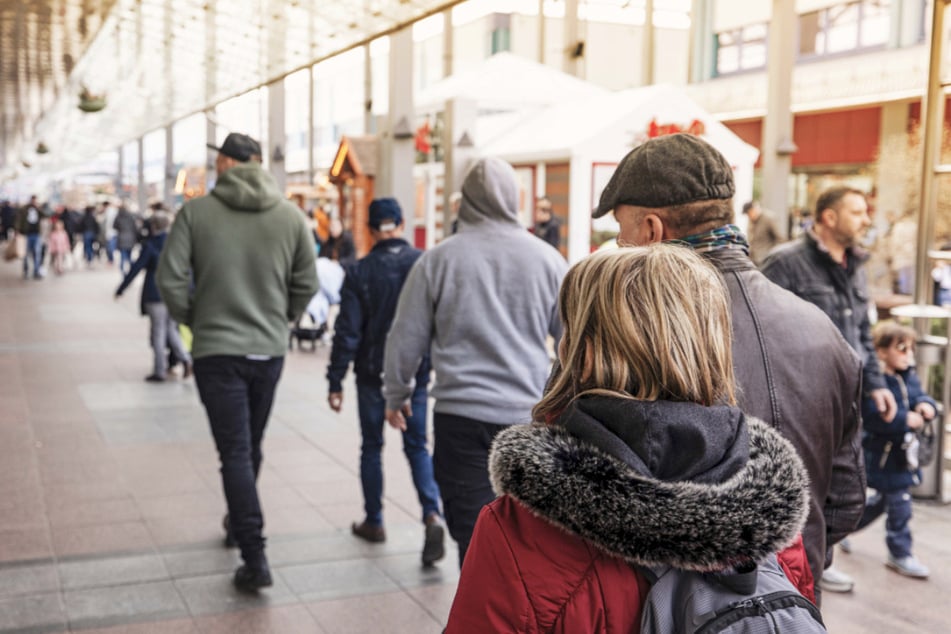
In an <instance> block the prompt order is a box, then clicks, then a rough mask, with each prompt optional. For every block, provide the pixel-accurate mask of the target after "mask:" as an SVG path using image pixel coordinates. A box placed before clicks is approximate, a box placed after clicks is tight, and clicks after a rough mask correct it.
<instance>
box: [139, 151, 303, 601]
mask: <svg viewBox="0 0 951 634" xmlns="http://www.w3.org/2000/svg"><path fill="white" fill-rule="evenodd" d="M209 147H211V148H213V149H215V150H217V151H218V156H217V158H216V160H215V167H216V169H217V172H218V181H217V183H215V187H214V189H213V190H212V191H211V194H209V195H207V196H201V197H199V198H195V199H193V200H190V201H188V202H187V203H185V205H184V207H182V210H181V211H180V212H179V213H178V217H177V218H176V219H175V223H174V224H173V225H172V230H171V232H170V233H169V236H168V239H167V241H166V243H165V250H164V251H163V252H162V257H161V259H160V261H159V267H158V274H157V281H158V286H159V291H160V293H161V295H162V298H163V299H164V300H165V303H166V305H167V306H168V312H169V313H170V314H171V315H172V317H173V318H174V319H175V320H176V321H178V322H180V323H184V324H186V325H188V326H189V327H190V328H191V330H192V333H193V340H192V357H193V358H194V372H195V382H196V384H197V386H198V394H199V396H200V397H201V402H202V403H203V404H204V406H205V411H206V412H207V414H208V421H209V423H210V426H211V432H212V435H213V436H214V439H215V445H216V446H217V448H218V456H219V459H220V462H221V480H222V484H223V487H224V493H225V499H226V501H227V506H228V515H226V516H225V520H224V528H225V531H226V538H225V543H226V544H227V545H229V546H231V545H237V546H238V547H239V548H240V549H241V558H242V559H243V560H244V565H242V566H241V567H239V568H238V569H237V570H236V571H235V575H234V579H233V582H234V585H235V586H236V587H237V588H238V589H239V590H243V591H251V592H253V591H257V590H258V589H259V588H263V587H266V586H270V585H271V583H272V582H271V573H270V569H269V567H268V561H267V557H266V556H265V552H264V542H265V540H264V536H263V527H264V517H263V515H262V513H261V503H260V500H259V499H258V492H257V484H256V482H257V476H258V473H259V472H260V468H261V459H262V456H261V441H262V439H263V437H264V428H265V426H266V425H267V420H268V416H269V415H270V412H271V405H272V404H273V402H274V392H275V390H276V388H277V382H278V379H279V378H280V376H281V370H282V368H283V365H284V351H285V348H286V346H287V332H288V331H287V328H288V322H290V321H294V320H295V319H297V317H299V316H300V315H301V313H303V311H304V309H305V308H306V306H307V303H308V302H309V301H310V299H311V297H313V295H314V293H316V292H317V272H316V268H315V266H314V243H313V238H312V237H311V233H310V230H309V229H308V227H307V223H306V222H305V220H304V216H303V214H301V212H300V210H299V209H298V208H297V207H296V206H295V205H293V204H291V203H290V202H288V201H287V200H285V198H284V195H283V192H281V191H280V189H279V188H278V185H277V183H276V182H275V180H274V178H273V177H271V175H270V174H268V173H267V172H266V171H264V169H263V168H262V166H261V162H260V161H261V146H260V145H259V144H258V142H257V141H255V140H254V139H252V138H251V137H249V136H247V135H245V134H237V133H231V134H229V135H228V136H227V138H226V139H225V141H224V143H223V144H222V145H221V147H215V146H211V145H210V146H209Z"/></svg>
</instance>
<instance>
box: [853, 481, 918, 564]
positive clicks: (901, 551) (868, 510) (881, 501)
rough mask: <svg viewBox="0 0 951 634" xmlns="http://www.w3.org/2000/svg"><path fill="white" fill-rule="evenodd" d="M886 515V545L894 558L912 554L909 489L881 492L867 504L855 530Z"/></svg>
mask: <svg viewBox="0 0 951 634" xmlns="http://www.w3.org/2000/svg"><path fill="white" fill-rule="evenodd" d="M882 513H885V545H886V546H888V552H890V553H891V555H892V557H894V558H896V559H901V558H902V557H907V556H908V555H910V554H911V527H910V526H909V524H910V522H911V493H909V492H908V489H899V490H898V491H879V492H878V493H876V495H875V496H874V497H871V498H869V500H868V501H867V502H866V504H865V512H864V513H863V514H862V519H861V520H860V521H859V525H858V526H857V527H856V529H855V530H859V529H862V528H865V527H866V526H868V525H869V524H871V523H872V522H873V521H875V520H876V519H877V518H878V516H879V515H881V514H882Z"/></svg>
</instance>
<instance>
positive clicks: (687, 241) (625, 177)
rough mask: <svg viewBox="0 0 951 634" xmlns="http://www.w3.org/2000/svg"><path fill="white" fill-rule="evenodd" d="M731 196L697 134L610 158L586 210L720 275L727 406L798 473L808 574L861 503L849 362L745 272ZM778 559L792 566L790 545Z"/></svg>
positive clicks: (793, 302) (792, 302)
mask: <svg viewBox="0 0 951 634" xmlns="http://www.w3.org/2000/svg"><path fill="white" fill-rule="evenodd" d="M733 195H734V184H733V170H732V168H731V167H730V164H729V163H728V162H727V161H726V159H725V158H724V157H723V155H721V154H720V152H718V151H717V150H716V149H715V148H713V147H712V146H711V145H710V144H708V143H707V142H705V141H703V140H702V139H700V138H699V137H696V136H693V135H689V134H674V135H670V136H664V137H659V138H655V139H651V140H649V141H647V142H645V143H643V144H642V145H639V146H638V147H636V148H634V149H633V150H632V151H631V152H630V153H628V155H627V156H625V157H624V158H623V159H622V160H621V163H620V164H619V165H618V167H617V170H616V171H615V172H614V175H613V176H612V177H611V179H610V181H609V182H608V185H607V187H605V189H604V192H603V193H602V194H601V199H600V203H599V205H598V207H597V209H596V210H595V212H594V217H596V218H597V217H600V216H603V215H605V214H607V213H609V212H611V211H613V212H614V216H615V218H617V221H618V223H619V224H620V226H621V229H620V234H619V235H618V245H619V246H643V245H648V244H652V243H655V242H661V241H676V242H680V243H683V244H684V245H687V246H690V247H691V248H693V249H694V250H695V251H697V252H698V253H700V254H701V255H703V256H704V257H705V258H706V259H707V260H708V261H709V262H710V263H711V264H712V265H713V266H715V267H716V268H717V269H718V270H719V271H720V273H721V274H722V275H723V277H724V280H725V281H726V284H727V288H728V289H729V293H730V300H731V307H732V314H733V334H734V340H735V345H734V348H733V351H734V366H735V370H736V377H737V381H738V383H739V385H740V388H741V389H740V394H739V400H740V402H739V405H740V407H741V408H742V409H743V411H744V412H746V413H747V414H749V415H752V416H756V417H757V418H760V419H762V420H764V421H766V422H768V423H770V424H772V425H773V426H774V427H775V428H776V429H777V430H778V431H780V432H781V433H782V434H783V435H784V436H786V438H788V439H789V440H790V442H792V444H793V445H794V446H795V447H796V450H797V451H798V452H799V455H800V456H801V457H802V460H803V462H804V463H805V466H806V469H807V470H808V472H809V476H810V481H811V486H810V494H811V495H810V509H809V515H808V518H807V521H806V527H805V529H804V530H803V541H804V545H805V551H806V557H807V559H808V571H811V573H812V577H813V579H815V580H818V579H819V578H820V576H821V574H822V570H823V568H824V563H825V558H826V546H827V545H830V544H834V543H836V542H838V541H840V540H841V539H843V538H844V537H845V536H846V535H848V534H849V532H850V531H852V530H853V529H854V528H855V525H856V524H857V523H858V521H859V519H860V518H861V516H862V511H863V508H864V505H865V470H864V465H863V459H862V448H861V442H860V438H859V435H858V432H859V428H860V418H859V416H860V411H861V410H860V404H861V401H860V388H861V362H860V361H859V359H858V357H857V356H856V355H855V353H854V352H853V351H852V350H851V348H850V347H849V346H848V344H846V343H845V341H844V340H843V339H842V337H841V336H840V335H839V332H838V330H837V329H836V327H835V325H833V324H832V322H831V321H830V320H829V319H828V317H826V316H825V314H824V313H822V311H820V310H819V309H818V308H816V307H815V306H813V305H812V304H810V303H808V302H806V301H804V300H801V299H799V298H798V297H796V296H795V295H793V294H792V293H789V292H787V291H785V290H784V289H782V288H780V287H779V286H777V285H775V284H773V283H772V282H770V281H769V280H767V279H766V277H765V276H764V275H763V274H762V273H760V271H759V270H758V269H757V268H756V266H755V265H754V264H753V262H752V261H751V260H750V257H749V246H748V244H747V241H746V236H745V235H744V234H743V232H742V231H741V230H740V229H739V227H737V226H735V225H734V224H733V217H734V214H733V200H732V199H733ZM782 558H783V559H784V562H785V563H786V564H787V565H790V564H791V565H792V566H793V567H795V564H796V563H797V562H796V551H795V549H791V550H789V551H786V552H784V553H783V556H782ZM800 569H802V566H800ZM803 571H804V572H807V571H806V570H803ZM817 598H818V596H817Z"/></svg>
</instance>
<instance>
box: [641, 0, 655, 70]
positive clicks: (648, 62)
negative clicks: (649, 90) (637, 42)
mask: <svg viewBox="0 0 951 634" xmlns="http://www.w3.org/2000/svg"><path fill="white" fill-rule="evenodd" d="M642 36H643V40H642V44H643V45H644V48H643V50H642V51H641V86H650V85H652V84H653V83H654V0H645V3H644V30H643V33H642Z"/></svg>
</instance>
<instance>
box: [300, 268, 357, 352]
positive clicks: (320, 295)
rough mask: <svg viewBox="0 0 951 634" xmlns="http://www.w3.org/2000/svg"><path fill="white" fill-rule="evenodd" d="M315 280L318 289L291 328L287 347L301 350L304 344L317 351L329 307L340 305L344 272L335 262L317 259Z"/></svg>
mask: <svg viewBox="0 0 951 634" xmlns="http://www.w3.org/2000/svg"><path fill="white" fill-rule="evenodd" d="M316 266H317V279H318V280H320V289H319V290H318V291H317V293H316V294H315V295H314V297H313V298H312V299H311V300H310V303H309V304H307V309H306V310H305V311H304V314H303V315H301V317H300V318H299V319H298V320H297V321H296V322H294V325H293V327H291V333H290V340H289V341H288V343H287V347H288V349H290V350H293V349H294V340H295V339H297V348H298V349H301V348H302V345H303V343H304V342H308V343H310V350H311V351H314V350H316V349H317V344H318V343H321V342H322V341H323V340H324V338H325V337H326V335H327V331H328V329H329V319H328V318H329V317H330V307H331V306H334V305H337V304H339V303H340V288H341V287H342V286H343V278H344V270H343V267H342V266H340V264H338V263H337V262H335V261H333V260H330V259H328V258H317V264H316Z"/></svg>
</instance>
